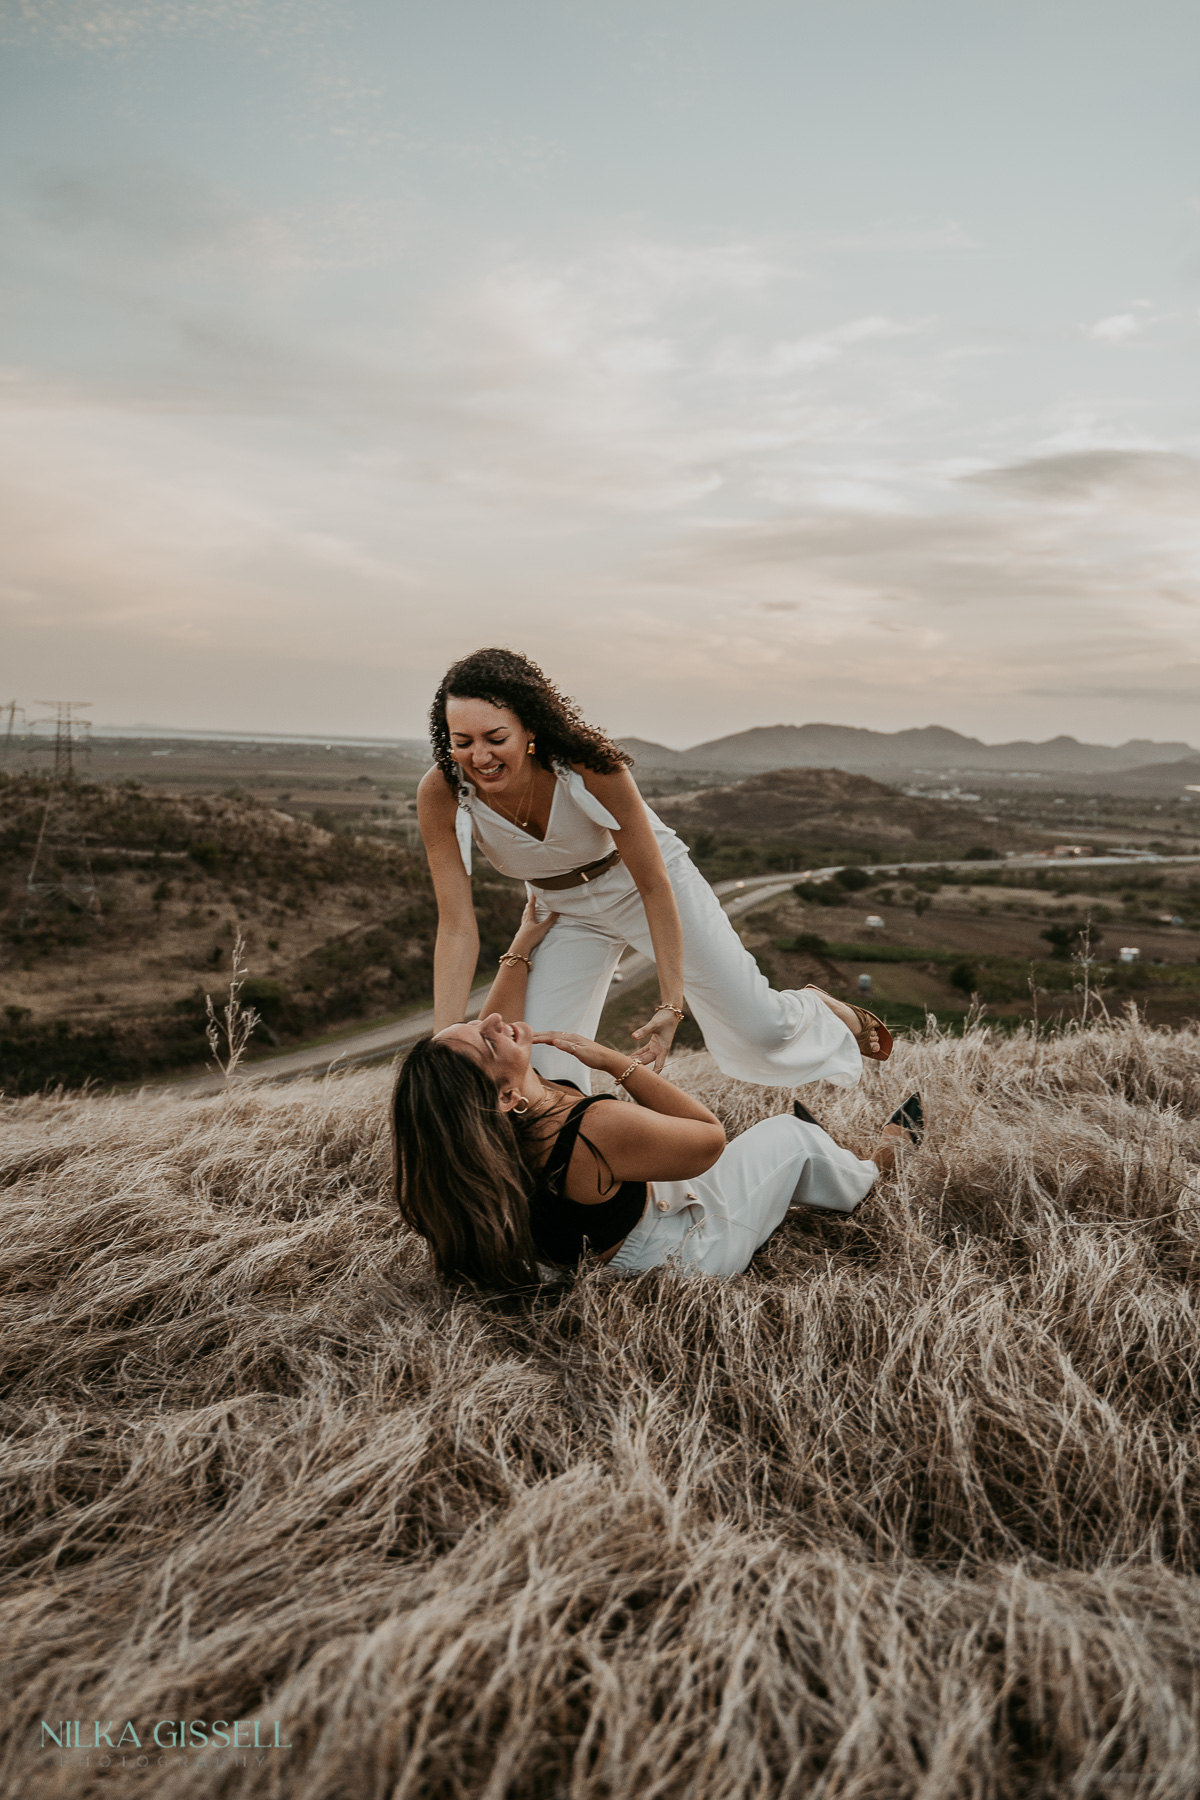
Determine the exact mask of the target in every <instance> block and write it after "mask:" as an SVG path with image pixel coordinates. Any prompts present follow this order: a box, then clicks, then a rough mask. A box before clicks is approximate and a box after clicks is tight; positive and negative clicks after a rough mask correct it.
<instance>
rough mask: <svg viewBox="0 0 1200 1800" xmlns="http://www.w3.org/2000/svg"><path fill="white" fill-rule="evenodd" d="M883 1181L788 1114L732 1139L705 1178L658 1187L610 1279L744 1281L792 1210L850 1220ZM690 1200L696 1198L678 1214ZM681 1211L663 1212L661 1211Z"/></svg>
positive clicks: (873, 1169) (871, 1168)
mask: <svg viewBox="0 0 1200 1800" xmlns="http://www.w3.org/2000/svg"><path fill="white" fill-rule="evenodd" d="M878 1179H879V1170H878V1169H877V1168H876V1166H875V1164H874V1163H873V1162H862V1161H860V1159H859V1158H858V1157H857V1156H855V1155H854V1154H853V1153H852V1152H851V1151H849V1150H844V1149H843V1148H842V1146H841V1145H840V1144H835V1143H834V1141H833V1139H832V1138H831V1137H830V1136H829V1134H828V1132H825V1131H822V1129H821V1127H820V1126H819V1125H810V1124H809V1123H808V1122H807V1121H806V1120H804V1119H796V1118H793V1117H792V1116H791V1115H790V1114H785V1115H783V1116H782V1117H780V1118H777V1119H764V1120H763V1121H762V1123H761V1124H759V1125H752V1126H751V1127H750V1129H749V1131H744V1132H743V1133H742V1135H741V1137H738V1138H735V1139H734V1140H733V1142H732V1144H730V1145H729V1146H728V1148H727V1149H726V1150H725V1151H724V1153H723V1154H722V1156H721V1157H720V1159H719V1161H717V1162H716V1163H714V1164H713V1166H712V1168H711V1169H710V1170H709V1171H708V1173H707V1174H706V1175H698V1176H696V1178H695V1179H694V1180H693V1181H688V1182H675V1181H656V1182H654V1184H653V1185H652V1187H651V1190H650V1198H649V1201H648V1203H647V1206H646V1211H645V1213H644V1214H643V1215H642V1217H641V1219H639V1221H638V1223H637V1224H636V1225H635V1226H634V1228H633V1230H632V1231H631V1232H630V1234H629V1236H628V1237H627V1238H626V1239H625V1242H624V1243H623V1244H622V1245H621V1247H620V1249H619V1250H618V1251H617V1253H616V1255H615V1256H614V1257H613V1258H612V1259H611V1260H610V1261H609V1262H608V1263H607V1264H606V1268H607V1269H608V1270H609V1271H610V1272H615V1273H617V1274H624V1275H632V1274H636V1273H638V1272H639V1271H640V1270H642V1269H657V1268H660V1267H662V1266H664V1265H669V1266H670V1267H671V1268H673V1269H674V1270H675V1271H676V1272H677V1273H680V1274H690V1275H719V1276H722V1277H726V1276H730V1275H740V1274H741V1273H742V1271H743V1269H745V1268H746V1267H747V1266H748V1264H749V1262H750V1258H751V1257H752V1256H753V1255H754V1252H755V1251H756V1250H757V1249H758V1247H759V1245H760V1244H765V1243H766V1241H767V1239H768V1238H769V1237H770V1235H771V1233H772V1232H773V1231H774V1230H775V1227H776V1226H777V1225H779V1224H781V1223H782V1221H783V1219H784V1217H785V1216H786V1214H787V1211H788V1209H789V1207H792V1206H813V1207H818V1208H821V1209H823V1210H825V1211H828V1212H839V1213H848V1212H852V1211H853V1209H854V1208H855V1207H856V1206H857V1205H858V1203H859V1201H860V1200H861V1199H862V1198H863V1197H864V1195H865V1194H867V1193H869V1191H870V1189H871V1188H872V1187H873V1186H874V1184H875V1182H876V1181H878ZM687 1195H694V1196H695V1198H694V1199H692V1200H690V1201H688V1203H687V1204H686V1205H684V1206H682V1207H681V1208H679V1201H680V1200H681V1199H683V1198H686V1196H687ZM664 1204H665V1205H667V1206H669V1207H673V1208H678V1210H672V1211H666V1212H663V1211H660V1210H659V1208H660V1206H662V1205H664Z"/></svg>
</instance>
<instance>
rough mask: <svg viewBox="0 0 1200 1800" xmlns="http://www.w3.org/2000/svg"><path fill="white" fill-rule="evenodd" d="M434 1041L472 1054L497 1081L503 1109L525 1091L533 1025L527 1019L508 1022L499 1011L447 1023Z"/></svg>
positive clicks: (485, 1072)
mask: <svg viewBox="0 0 1200 1800" xmlns="http://www.w3.org/2000/svg"><path fill="white" fill-rule="evenodd" d="M433 1041H434V1043H435V1044H448V1045H449V1047H450V1049H452V1050H457V1051H458V1052H459V1054H460V1055H462V1056H469V1057H470V1059H471V1061H472V1062H473V1063H475V1064H476V1066H477V1067H478V1068H480V1069H482V1070H483V1072H484V1074H485V1075H486V1076H487V1077H488V1078H489V1080H491V1081H494V1082H495V1084H496V1088H497V1090H498V1093H499V1097H500V1108H501V1111H502V1112H507V1111H508V1110H509V1109H510V1108H511V1107H512V1106H513V1105H514V1103H516V1102H517V1101H519V1100H520V1098H521V1094H522V1086H523V1083H524V1082H525V1081H526V1079H527V1078H528V1075H529V1050H530V1045H531V1044H532V1042H533V1027H532V1026H530V1025H527V1024H526V1023H525V1021H524V1019H520V1020H518V1021H517V1023H516V1024H515V1025H507V1024H505V1022H504V1020H503V1019H502V1018H501V1017H500V1014H499V1013H489V1014H488V1015H487V1017H486V1019H471V1020H470V1021H469V1022H468V1023H467V1024H465V1025H447V1027H446V1029H445V1030H444V1031H439V1032H438V1033H437V1036H436V1037H435V1038H434V1040H433Z"/></svg>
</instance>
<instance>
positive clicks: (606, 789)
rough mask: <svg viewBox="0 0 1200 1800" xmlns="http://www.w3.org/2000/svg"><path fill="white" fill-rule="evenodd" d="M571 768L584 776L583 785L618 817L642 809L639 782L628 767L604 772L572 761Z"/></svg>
mask: <svg viewBox="0 0 1200 1800" xmlns="http://www.w3.org/2000/svg"><path fill="white" fill-rule="evenodd" d="M570 766H571V768H572V769H573V770H574V771H575V773H576V774H577V775H580V776H582V778H583V785H584V787H585V788H586V789H587V791H588V793H589V794H595V796H596V798H597V800H599V801H600V802H601V804H602V805H604V806H607V808H608V809H609V811H610V812H611V813H613V814H614V815H615V816H616V817H617V818H620V816H621V814H622V812H629V811H630V810H636V811H638V812H640V811H641V810H642V795H641V790H640V789H639V787H638V784H637V782H636V781H635V780H634V779H633V776H632V775H631V774H630V772H629V770H628V769H613V770H611V771H609V772H608V773H602V772H601V771H600V770H597V769H585V768H584V766H583V764H582V763H572V764H571V765H570Z"/></svg>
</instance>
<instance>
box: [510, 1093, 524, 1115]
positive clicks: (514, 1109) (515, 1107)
mask: <svg viewBox="0 0 1200 1800" xmlns="http://www.w3.org/2000/svg"><path fill="white" fill-rule="evenodd" d="M517 1098H518V1099H519V1100H520V1102H521V1104H520V1106H518V1105H517V1103H516V1101H515V1100H514V1101H513V1104H512V1105H511V1106H510V1107H509V1109H508V1110H509V1112H511V1113H515V1114H516V1115H517V1117H518V1119H523V1118H524V1117H525V1114H526V1113H527V1112H528V1111H529V1102H528V1100H527V1099H526V1098H525V1096H524V1094H519V1095H518V1096H517Z"/></svg>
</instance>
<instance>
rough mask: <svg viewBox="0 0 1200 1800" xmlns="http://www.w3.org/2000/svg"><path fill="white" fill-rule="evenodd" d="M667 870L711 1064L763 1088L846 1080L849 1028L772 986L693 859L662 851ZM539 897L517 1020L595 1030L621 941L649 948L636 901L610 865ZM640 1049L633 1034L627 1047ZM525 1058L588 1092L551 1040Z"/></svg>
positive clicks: (585, 1079)
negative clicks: (542, 916) (548, 916)
mask: <svg viewBox="0 0 1200 1800" xmlns="http://www.w3.org/2000/svg"><path fill="white" fill-rule="evenodd" d="M667 873H668V874H669V875H670V877H671V886H672V887H673V888H674V890H675V900H676V903H677V905H678V907H679V917H680V922H681V924H682V926H683V991H684V995H685V998H686V1000H687V1003H688V1005H689V1007H690V1008H691V1010H692V1014H693V1016H694V1018H695V1020H696V1023H697V1024H698V1025H699V1027H700V1029H701V1031H702V1032H703V1033H704V1041H705V1043H706V1045H707V1046H708V1049H709V1051H710V1053H711V1055H712V1056H713V1058H714V1060H715V1062H716V1064H717V1067H718V1068H720V1069H722V1070H723V1071H724V1073H725V1074H726V1075H732V1076H735V1077H736V1078H737V1079H738V1080H739V1081H753V1082H757V1083H759V1084H761V1085H765V1086H767V1087H788V1088H790V1087H797V1086H799V1085H800V1084H801V1083H802V1082H806V1081H831V1082H832V1083H833V1084H834V1086H835V1087H853V1086H854V1084H855V1082H856V1081H857V1080H858V1079H859V1076H860V1075H861V1074H862V1058H861V1056H860V1055H859V1052H858V1045H857V1044H856V1043H855V1041H854V1037H853V1035H852V1033H851V1032H850V1030H849V1028H848V1027H847V1026H845V1025H843V1024H842V1022H841V1020H840V1019H838V1018H837V1017H836V1016H835V1015H834V1014H833V1013H832V1012H831V1011H830V1009H829V1008H828V1007H827V1006H826V1005H825V1003H824V1001H823V1000H820V999H818V998H817V996H816V994H814V993H809V992H807V991H806V990H805V989H803V988H787V989H784V990H783V991H780V990H779V989H776V988H773V987H772V986H771V984H770V982H769V981H768V980H767V978H766V976H765V975H764V974H763V973H762V971H761V969H760V968H759V967H758V964H757V963H756V962H755V960H754V958H753V957H752V956H751V954H750V952H749V951H748V950H747V949H746V947H745V945H744V944H743V943H742V940H741V938H739V936H738V934H737V932H736V931H735V930H734V928H733V926H732V925H731V924H730V922H729V919H728V918H727V917H726V915H725V914H724V913H723V912H722V910H721V903H720V901H719V900H718V899H717V896H716V895H715V894H714V893H713V891H712V888H711V887H710V886H709V885H708V883H707V881H705V879H704V877H703V875H701V873H700V871H699V870H698V869H697V868H696V866H695V864H694V863H693V862H692V860H691V858H690V857H689V856H687V855H685V854H681V855H675V856H670V857H668V858H667ZM535 891H536V890H535ZM538 899H539V902H540V903H541V905H542V906H543V907H548V908H551V909H553V910H554V911H556V912H558V914H559V918H558V922H557V924H556V925H555V926H554V928H553V930H552V931H550V932H548V933H547V935H546V937H545V938H544V939H543V940H542V942H541V943H540V944H539V945H538V948H537V949H536V951H535V952H534V955H533V969H532V971H531V973H530V976H529V985H528V988H527V990H526V998H525V1017H526V1018H527V1019H528V1021H529V1023H530V1024H531V1025H532V1026H533V1028H534V1030H535V1031H577V1032H580V1033H582V1034H583V1036H585V1037H594V1036H595V1034H596V1027H597V1026H598V1025H599V1023H600V1014H601V1012H602V1011H603V1008H604V1002H605V1000H606V998H607V996H608V989H609V983H610V981H611V980H612V973H613V970H614V969H615V968H616V966H617V963H618V961H619V960H620V957H621V953H622V951H623V950H624V949H625V946H626V945H627V944H632V945H633V946H634V948H635V949H637V950H640V951H641V952H642V953H643V954H644V955H646V956H653V955H654V946H653V944H652V943H651V941H650V927H649V926H648V924H647V923H646V913H645V909H644V907H643V905H642V897H641V895H640V894H639V893H638V891H637V889H636V887H634V885H633V881H632V879H631V878H630V875H629V872H628V870H627V869H625V867H624V865H623V864H618V865H617V867H616V868H615V869H613V870H611V871H609V873H607V874H605V875H603V876H601V877H600V879H599V880H597V881H595V882H592V883H590V884H587V885H581V886H579V887H577V888H567V889H565V890H563V891H562V892H560V893H547V894H538ZM637 1048H638V1046H637V1044H636V1043H634V1042H633V1041H632V1040H631V1042H630V1051H629V1054H630V1055H631V1056H632V1055H633V1054H634V1052H635V1051H636V1050H637ZM533 1066H534V1068H535V1069H536V1070H537V1072H538V1074H539V1075H544V1076H546V1077H547V1078H548V1079H550V1080H552V1081H559V1080H567V1081H573V1082H574V1083H575V1084H576V1086H577V1087H579V1088H581V1089H582V1090H583V1092H584V1093H585V1094H588V1093H590V1092H591V1077H590V1074H589V1072H588V1070H586V1069H585V1068H584V1066H583V1064H582V1063H580V1062H577V1061H576V1059H575V1058H574V1057H573V1056H567V1055H565V1054H564V1052H563V1051H561V1050H555V1049H553V1048H552V1047H551V1046H550V1045H546V1044H539V1045H538V1046H537V1047H536V1048H535V1050H534V1053H533Z"/></svg>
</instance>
